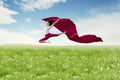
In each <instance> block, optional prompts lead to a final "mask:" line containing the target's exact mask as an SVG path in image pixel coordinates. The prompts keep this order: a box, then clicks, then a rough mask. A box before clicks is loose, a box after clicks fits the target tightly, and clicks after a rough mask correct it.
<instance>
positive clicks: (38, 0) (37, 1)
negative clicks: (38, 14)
mask: <svg viewBox="0 0 120 80" xmlns="http://www.w3.org/2000/svg"><path fill="white" fill-rule="evenodd" d="M14 2H15V3H16V4H17V5H19V6H21V8H22V9H23V10H25V11H34V10H35V9H39V10H43V9H48V8H50V7H52V6H53V5H54V4H55V3H59V2H63V3H64V2H66V0H21V2H17V0H14Z"/></svg>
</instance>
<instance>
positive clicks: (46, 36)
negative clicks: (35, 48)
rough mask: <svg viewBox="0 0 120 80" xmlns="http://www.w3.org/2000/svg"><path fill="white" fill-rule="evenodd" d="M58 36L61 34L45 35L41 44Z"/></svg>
mask: <svg viewBox="0 0 120 80" xmlns="http://www.w3.org/2000/svg"><path fill="white" fill-rule="evenodd" d="M58 35H59V34H51V33H48V34H46V35H45V37H44V38H42V39H40V40H39V42H43V41H45V40H47V39H49V38H50V37H56V36H58Z"/></svg>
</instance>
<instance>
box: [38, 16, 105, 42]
mask: <svg viewBox="0 0 120 80" xmlns="http://www.w3.org/2000/svg"><path fill="white" fill-rule="evenodd" d="M42 20H43V21H46V22H48V24H47V25H48V26H49V27H48V28H47V30H46V35H45V37H44V38H42V39H40V40H39V42H44V41H45V40H47V39H49V38H50V37H55V36H59V35H61V34H63V33H65V34H66V36H67V37H68V39H70V40H72V41H75V42H78V43H93V42H103V40H102V38H101V37H97V36H96V35H94V34H87V35H83V36H78V33H77V30H76V26H75V24H74V23H73V22H72V21H71V20H70V19H68V18H59V17H48V18H43V19H42ZM53 26H54V27H56V28H57V29H58V30H60V31H61V32H62V33H60V34H51V33H49V30H50V29H51V28H52V27H53Z"/></svg>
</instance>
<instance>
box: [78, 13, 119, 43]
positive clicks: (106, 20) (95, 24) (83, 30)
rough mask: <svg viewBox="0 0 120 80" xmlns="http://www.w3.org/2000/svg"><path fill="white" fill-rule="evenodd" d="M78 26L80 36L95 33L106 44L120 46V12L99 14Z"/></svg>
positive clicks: (79, 22) (80, 22) (81, 21)
mask: <svg viewBox="0 0 120 80" xmlns="http://www.w3.org/2000/svg"><path fill="white" fill-rule="evenodd" d="M76 24H77V28H78V31H79V34H80V35H83V34H88V33H93V34H96V35H98V36H101V37H102V38H103V40H104V43H105V44H120V31H119V30H120V12H113V13H109V14H108V13H106V14H105V13H103V14H101V13H100V14H99V13H97V14H96V15H94V16H93V17H90V18H88V19H84V20H79V21H77V22H76Z"/></svg>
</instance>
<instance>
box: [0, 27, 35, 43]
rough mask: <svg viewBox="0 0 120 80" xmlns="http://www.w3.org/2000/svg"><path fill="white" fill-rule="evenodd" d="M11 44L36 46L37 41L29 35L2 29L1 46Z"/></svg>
mask: <svg viewBox="0 0 120 80" xmlns="http://www.w3.org/2000/svg"><path fill="white" fill-rule="evenodd" d="M9 43H20V44H21V43H22V44H36V43H37V41H36V40H35V39H34V38H33V37H32V36H31V35H29V34H27V33H21V32H11V31H9V30H7V29H0V44H9Z"/></svg>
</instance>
